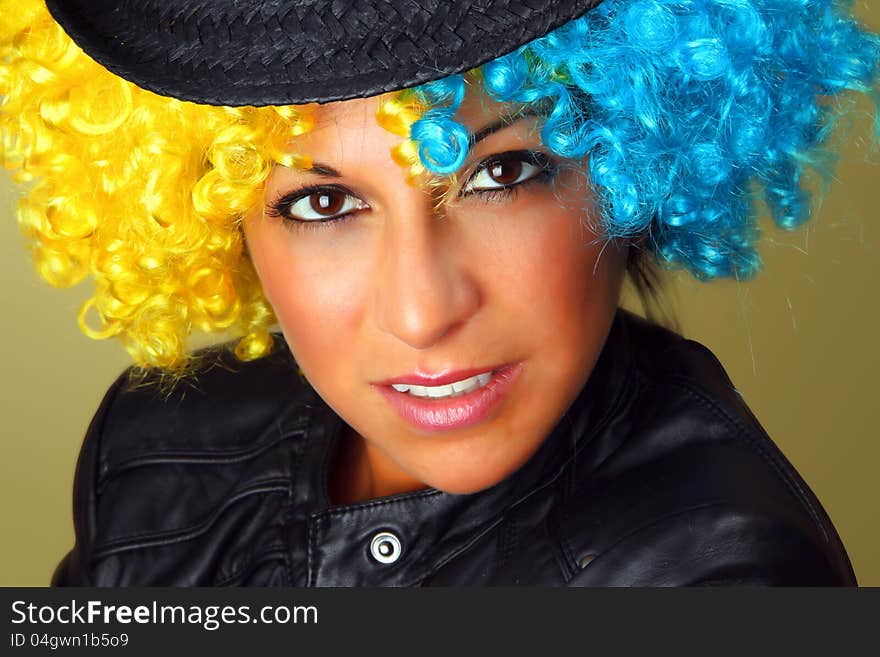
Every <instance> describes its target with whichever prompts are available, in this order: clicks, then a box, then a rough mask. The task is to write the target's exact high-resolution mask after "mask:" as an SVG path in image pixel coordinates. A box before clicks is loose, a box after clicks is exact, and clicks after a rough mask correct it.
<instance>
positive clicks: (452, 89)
mask: <svg viewBox="0 0 880 657" xmlns="http://www.w3.org/2000/svg"><path fill="white" fill-rule="evenodd" d="M481 73H482V75H481V76H480V77H481V79H482V84H483V86H484V88H485V90H486V92H487V94H488V95H489V96H490V97H491V98H493V99H495V100H497V101H501V102H510V103H524V104H531V103H539V104H540V107H541V108H542V112H543V113H544V115H545V121H544V125H543V129H542V135H541V136H542V141H543V143H544V145H545V147H546V148H548V149H549V150H551V151H552V152H553V153H555V154H557V155H558V156H560V157H565V158H573V159H577V160H584V161H585V162H586V166H587V168H588V171H589V174H590V178H591V181H592V184H593V185H594V186H595V188H596V190H597V194H598V200H599V204H600V215H601V224H602V229H603V230H604V232H605V233H606V234H607V235H608V236H609V237H624V238H625V237H633V236H636V235H640V234H648V235H649V237H650V239H649V240H648V242H647V246H648V248H649V249H650V250H651V251H652V252H653V253H654V254H655V256H656V258H657V260H658V261H659V262H660V263H661V264H664V265H666V266H667V267H668V268H675V267H682V268H685V269H687V270H688V271H690V272H691V273H692V274H693V275H694V276H696V277H697V278H699V279H702V280H709V279H713V278H719V277H735V278H738V279H746V278H750V277H752V276H753V275H754V274H755V273H756V272H757V271H758V270H759V268H760V258H759V256H758V253H757V246H756V245H757V242H758V239H759V237H760V231H759V229H758V227H757V225H756V221H757V218H756V213H757V211H756V202H757V201H758V199H759V194H762V195H763V199H764V201H765V203H766V206H767V208H768V209H769V211H770V215H771V217H772V219H773V221H774V222H775V224H776V225H778V226H780V227H782V228H784V229H793V228H795V227H797V226H799V225H801V224H803V223H804V222H805V221H806V220H807V219H808V218H809V216H810V211H811V209H810V208H811V197H810V194H809V193H808V192H807V191H806V190H805V189H803V188H802V184H803V182H804V176H805V173H807V172H808V170H812V171H814V172H816V173H818V174H819V175H820V176H821V177H822V179H823V180H826V181H827V180H830V178H831V173H832V169H833V166H834V155H833V153H832V152H831V147H830V146H829V136H830V134H831V133H832V131H833V128H834V126H835V122H836V119H837V117H838V114H836V113H835V112H836V108H838V106H841V105H842V104H841V103H840V102H836V101H835V99H836V97H838V96H840V95H841V94H844V93H845V92H859V93H862V94H866V95H868V96H870V97H871V98H872V99H873V101H874V103H875V108H876V105H877V101H878V98H880V94H878V83H880V37H878V35H876V34H874V33H871V32H870V31H869V30H867V29H866V28H865V27H864V26H862V25H860V24H859V23H858V21H857V20H856V19H855V18H854V17H853V15H852V12H851V1H850V0H604V2H602V3H601V4H600V5H598V6H597V7H596V8H594V9H592V10H590V11H588V12H587V13H586V14H584V15H583V16H582V17H580V18H578V19H575V20H573V21H570V22H569V23H567V24H566V25H563V26H562V27H560V28H559V29H557V30H555V31H553V32H551V33H549V34H548V35H546V36H544V37H541V38H539V39H537V40H535V41H532V42H531V43H528V44H526V45H525V46H523V47H521V48H519V49H517V50H516V51H514V52H512V53H510V54H508V55H505V56H503V57H500V58H498V59H496V60H494V61H491V62H489V63H487V64H484V65H483V66H482V67H481ZM417 92H418V93H419V94H421V97H422V99H423V100H424V101H425V103H426V105H427V106H429V107H430V108H431V109H429V110H428V111H427V112H426V113H425V114H424V116H423V118H422V119H421V120H420V121H417V122H416V123H415V124H414V125H413V127H412V134H411V136H412V138H413V139H414V140H415V141H416V142H417V143H418V144H419V153H420V156H421V159H422V162H423V163H424V165H425V166H426V167H427V168H428V169H430V170H432V171H434V172H436V173H440V174H449V173H452V172H454V171H456V170H457V169H458V168H459V167H460V166H461V165H462V163H463V162H464V159H465V158H466V156H467V150H468V147H469V146H468V136H467V130H466V129H465V128H464V126H463V125H462V124H461V123H459V122H457V121H456V120H455V112H456V111H457V109H458V108H459V106H460V105H461V102H462V99H463V98H464V93H465V78H464V77H463V76H451V77H448V78H445V79H443V80H440V81H438V82H432V83H429V84H426V85H422V86H421V87H419V88H417ZM843 106H845V104H843ZM875 128H876V131H877V134H878V136H880V118H878V116H877V115H876V114H875Z"/></svg>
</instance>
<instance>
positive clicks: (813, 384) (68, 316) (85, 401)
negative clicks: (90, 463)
mask: <svg viewBox="0 0 880 657" xmlns="http://www.w3.org/2000/svg"><path fill="white" fill-rule="evenodd" d="M861 14H862V16H863V17H867V19H868V21H869V23H870V24H871V25H872V26H873V27H874V28H875V29H877V28H880V9H877V8H874V9H870V10H868V9H866V8H865V7H864V6H862V8H861ZM860 107H861V108H862V109H863V110H864V111H865V112H867V105H866V104H862V105H860ZM850 134H852V135H857V136H854V137H851V138H849V139H847V140H845V143H844V147H843V151H842V153H843V155H842V162H841V166H840V167H839V168H838V171H837V180H836V182H835V183H834V186H833V187H832V188H831V191H830V193H828V194H827V195H826V196H825V198H824V199H821V200H820V201H818V202H817V203H816V206H815V212H814V216H813V218H812V219H811V221H810V223H809V224H808V226H807V227H806V228H804V229H801V230H799V231H797V232H794V233H787V232H784V231H781V230H779V229H777V228H775V227H773V226H771V225H770V223H769V221H768V220H766V219H764V220H762V226H763V228H764V237H763V241H762V243H761V247H760V252H761V256H762V258H763V260H764V271H763V272H762V273H761V274H759V276H758V277H757V278H756V279H755V280H754V281H752V282H747V283H737V282H735V281H716V282H713V283H709V284H705V283H699V282H697V281H695V280H693V279H691V278H689V277H688V276H686V275H683V274H671V275H670V274H667V279H668V280H669V283H670V284H669V287H668V294H667V297H666V305H667V307H668V308H670V310H672V311H673V312H674V313H675V315H676V316H677V317H678V319H679V322H680V325H681V328H682V330H683V332H684V334H685V335H687V336H688V337H691V338H694V339H696V340H699V341H700V342H702V343H703V344H705V345H707V346H708V347H709V348H710V349H712V351H714V352H715V354H716V355H717V356H718V358H719V359H720V360H721V362H722V363H723V364H724V366H725V368H726V369H727V371H728V373H729V375H730V377H731V379H732V380H733V382H734V384H735V385H736V386H737V388H738V389H739V390H740V392H741V393H742V394H743V397H744V398H745V400H746V402H747V403H748V404H749V406H750V407H751V409H752V410H753V411H754V413H755V415H756V416H757V417H758V419H759V420H760V421H761V423H762V424H763V425H764V427H765V429H766V430H767V432H768V433H769V434H770V436H771V437H772V438H773V439H774V440H775V441H776V443H777V444H778V445H779V446H780V448H781V449H782V451H783V452H784V453H785V454H786V456H787V457H788V458H789V460H791V462H792V463H793V464H794V466H795V467H796V468H797V469H798V471H799V472H800V473H801V474H802V475H803V477H804V479H806V481H807V483H808V484H809V485H810V486H811V487H812V489H813V490H814V491H815V493H816V494H817V496H818V497H819V499H820V500H821V501H822V503H823V505H824V506H825V508H826V510H827V511H828V513H829V515H830V516H831V518H832V520H833V522H834V524H835V526H836V527H837V529H838V531H839V532H840V534H841V536H842V538H843V541H844V544H845V545H846V547H847V550H848V552H849V555H850V558H851V559H852V562H853V566H854V568H855V571H856V575H857V577H858V579H859V583H860V584H861V585H870V586H878V585H880V514H878V511H877V504H878V502H880V476H878V463H880V441H878V439H877V437H878V434H880V431H878V422H880V420H878V413H877V409H878V400H877V393H878V389H880V386H878V377H880V355H878V354H880V330H878V326H880V308H878V302H880V295H878V290H877V286H878V284H880V217H878V210H877V208H878V207H880V152H878V151H877V150H872V149H871V144H870V137H869V121H868V117H867V115H866V114H864V113H863V114H862V115H861V116H860V117H859V118H858V119H857V120H856V125H854V126H853V128H852V130H851V133H850ZM16 193H17V191H16V190H14V189H13V187H12V185H11V183H10V182H9V177H8V176H6V175H3V174H0V280H2V285H0V313H2V315H0V316H2V324H0V350H2V361H0V362H2V371H3V376H2V378H0V404H2V416H3V421H2V429H0V431H2V440H0V450H2V451H0V518H2V524H0V526H2V531H0V535H2V539H0V585H7V586H8V585H11V586H42V585H46V584H48V582H49V577H50V575H51V572H52V569H53V568H54V566H55V564H56V563H57V562H58V560H59V559H60V558H61V557H62V556H63V554H64V552H65V551H66V550H68V549H69V548H70V546H71V545H72V544H73V527H72V518H71V489H72V482H73V472H74V465H75V462H76V456H77V453H78V450H79V446H80V443H81V441H82V437H83V435H84V431H85V429H86V427H87V425H88V423H89V420H90V419H91V417H92V415H93V413H94V412H95V410H96V409H97V406H98V404H99V402H100V400H101V397H102V396H103V393H104V391H105V389H106V388H107V387H108V386H109V385H110V383H111V382H112V381H113V380H114V378H115V377H116V376H117V375H118V374H119V372H120V371H121V370H122V369H123V368H124V367H125V366H126V365H127V364H128V362H129V361H128V356H127V354H126V353H125V352H124V350H123V349H122V347H121V346H120V345H119V344H118V343H116V342H106V341H105V342H95V341H92V340H90V339H88V338H86V337H85V336H83V335H82V334H81V333H80V332H79V329H78V327H77V325H76V311H77V308H78V306H79V304H80V303H81V302H82V301H83V300H84V299H85V298H86V297H87V296H88V295H89V287H90V285H91V284H90V283H89V282H86V283H84V284H82V285H80V286H78V287H77V288H74V289H73V290H56V289H53V288H51V287H49V286H48V285H47V284H45V283H44V282H43V281H42V280H41V279H39V278H38V277H37V275H36V274H35V273H34V271H33V268H32V266H31V264H30V261H29V259H28V256H27V253H26V249H25V245H24V240H23V238H22V237H21V236H20V235H19V233H18V229H17V226H16V223H15V219H14V211H13V208H14V203H15V194H16ZM629 305H632V302H631V301H630V302H629ZM743 485H748V482H743Z"/></svg>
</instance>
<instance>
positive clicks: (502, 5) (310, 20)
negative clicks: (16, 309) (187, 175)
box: [46, 0, 601, 106]
mask: <svg viewBox="0 0 880 657" xmlns="http://www.w3.org/2000/svg"><path fill="white" fill-rule="evenodd" d="M600 1H601V0H580V1H556V2H551V1H547V0H465V1H463V2H460V1H458V0H121V1H120V0H48V1H47V3H46V4H47V5H48V7H49V10H50V11H51V13H52V15H53V16H54V17H55V19H56V20H57V21H58V22H59V23H60V24H61V25H62V27H63V28H64V29H65V31H66V32H67V33H68V34H69V35H70V36H71V37H72V38H73V40H74V41H76V43H77V44H78V45H79V46H80V47H81V48H82V49H83V50H84V51H85V52H86V53H88V54H89V55H90V56H91V57H93V58H94V59H95V60H97V61H98V62H99V63H101V64H102V65H104V66H105V67H107V68H108V69H110V70H111V71H113V72H114V73H116V74H117V75H120V76H121V77H123V78H126V79H127V80H130V81H131V82H133V83H135V84H137V85H138V86H140V87H143V88H145V89H149V90H151V91H154V92H156V93H159V94H162V95H166V96H173V97H176V98H180V99H183V100H191V101H194V102H198V103H206V104H212V105H232V106H240V105H256V106H260V105H286V104H301V103H307V102H329V101H334V100H345V99H348V98H358V97H361V98H362V97H367V96H373V95H376V94H379V93H383V92H386V91H393V90H396V89H402V88H406V87H411V86H414V85H417V84H421V83H424V82H429V81H431V80H436V79H439V78H441V77H444V76H446V75H450V74H452V73H460V72H462V71H465V70H468V69H470V68H474V67H476V66H479V65H480V64H483V63H485V62H487V61H489V60H491V59H494V58H496V57H499V56H501V55H503V54H506V53H508V52H511V51H512V50H515V49H516V48H517V47H519V46H521V45H523V44H525V43H527V42H529V41H531V40H532V39H536V38H538V37H540V36H543V35H545V34H546V33H547V32H549V31H551V30H552V29H554V28H556V27H559V26H560V25H562V24H564V23H566V22H567V21H569V20H571V19H573V18H576V17H578V16H580V15H581V14H583V13H584V12H585V11H587V10H588V9H590V8H592V7H594V6H595V5H597V4H599V2H600Z"/></svg>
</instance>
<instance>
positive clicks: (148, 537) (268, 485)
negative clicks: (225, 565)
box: [92, 477, 287, 561]
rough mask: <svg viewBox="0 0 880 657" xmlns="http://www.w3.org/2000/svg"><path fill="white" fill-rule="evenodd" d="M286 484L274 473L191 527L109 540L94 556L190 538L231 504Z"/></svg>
mask: <svg viewBox="0 0 880 657" xmlns="http://www.w3.org/2000/svg"><path fill="white" fill-rule="evenodd" d="M279 482H283V483H284V484H285V485H284V486H280V485H278V484H279ZM286 484H287V480H286V479H283V478H280V477H274V478H272V479H267V480H264V481H261V482H257V483H255V484H252V485H251V486H250V487H248V488H245V489H243V490H240V491H239V492H237V493H236V494H234V495H232V496H230V497H228V498H227V499H226V501H225V502H224V504H222V505H221V506H219V507H217V508H216V509H214V511H213V512H211V513H210V514H209V515H208V517H207V518H205V520H203V521H202V522H199V523H196V524H194V525H190V526H189V527H187V528H184V529H174V530H170V531H166V530H163V531H157V532H144V533H141V534H133V535H131V536H126V537H124V538H119V539H114V540H112V541H108V542H107V543H105V544H104V545H102V546H101V548H100V549H97V550H95V551H94V554H93V558H92V560H93V561H98V560H99V559H103V558H105V557H107V556H110V555H111V554H116V553H118V552H126V551H129V550H139V549H143V548H148V547H159V546H162V545H170V544H172V543H180V542H183V541H187V540H190V539H192V538H195V537H196V536H200V535H201V534H204V533H205V532H206V531H208V530H209V529H210V528H211V526H212V525H213V524H214V523H215V522H216V520H217V518H219V517H220V515H221V514H222V513H223V512H224V511H226V510H227V509H228V508H229V507H231V506H232V505H233V504H234V503H235V502H238V501H240V500H243V499H246V498H248V497H251V496H252V495H258V494H260V493H277V492H285V493H286V492H287V485H286Z"/></svg>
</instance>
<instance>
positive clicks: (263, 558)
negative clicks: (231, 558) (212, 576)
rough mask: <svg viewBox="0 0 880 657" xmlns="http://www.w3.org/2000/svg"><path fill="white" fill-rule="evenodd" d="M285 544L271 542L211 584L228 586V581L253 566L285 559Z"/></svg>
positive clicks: (236, 577)
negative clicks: (245, 562) (238, 566)
mask: <svg viewBox="0 0 880 657" xmlns="http://www.w3.org/2000/svg"><path fill="white" fill-rule="evenodd" d="M285 547H286V546H285V545H283V544H281V543H272V544H270V545H269V546H267V547H266V548H265V549H264V550H263V551H261V552H260V553H259V554H258V555H256V556H255V557H252V558H251V559H250V560H249V561H248V562H247V564H245V565H244V566H242V567H241V568H236V569H235V570H234V571H232V573H230V574H228V575H224V576H223V577H222V578H220V579H218V580H215V581H214V584H213V586H229V585H230V582H233V581H235V580H237V579H240V578H241V577H243V576H244V575H245V574H247V573H248V572H249V571H251V570H253V566H256V565H259V564H262V563H266V562H270V561H281V562H283V561H284V560H285V556H286V555H285Z"/></svg>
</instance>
